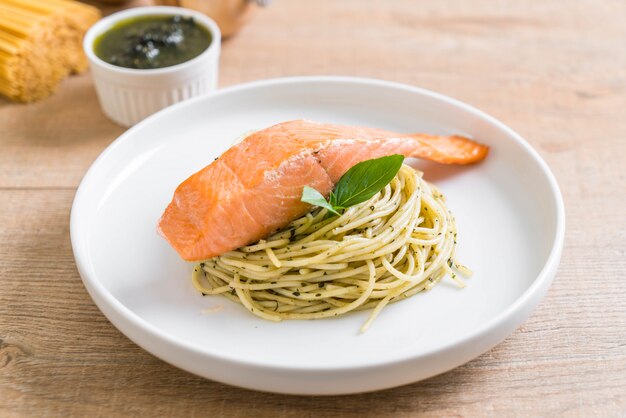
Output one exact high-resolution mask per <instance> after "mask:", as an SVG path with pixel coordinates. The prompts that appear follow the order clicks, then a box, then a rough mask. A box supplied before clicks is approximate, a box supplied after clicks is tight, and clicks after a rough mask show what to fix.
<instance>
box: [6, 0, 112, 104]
mask: <svg viewBox="0 0 626 418" xmlns="http://www.w3.org/2000/svg"><path fill="white" fill-rule="evenodd" d="M99 17H100V12H99V11H98V9H96V8H95V7H92V6H88V5H86V4H83V3H79V2H76V1H73V0H0V94H2V95H4V96H6V97H8V98H10V99H13V100H18V101H23V102H32V101H35V100H39V99H42V98H44V97H46V96H48V95H50V94H51V93H52V92H54V90H55V89H56V87H57V86H58V84H59V82H60V81H61V80H62V79H63V78H65V77H66V76H67V75H69V74H71V73H79V72H81V71H83V70H85V69H86V68H87V58H86V57H85V56H84V54H83V51H82V44H81V43H82V39H83V35H84V34H85V32H86V31H87V29H88V28H89V27H90V26H91V25H92V24H93V23H94V22H96V21H97V20H98V19H99Z"/></svg>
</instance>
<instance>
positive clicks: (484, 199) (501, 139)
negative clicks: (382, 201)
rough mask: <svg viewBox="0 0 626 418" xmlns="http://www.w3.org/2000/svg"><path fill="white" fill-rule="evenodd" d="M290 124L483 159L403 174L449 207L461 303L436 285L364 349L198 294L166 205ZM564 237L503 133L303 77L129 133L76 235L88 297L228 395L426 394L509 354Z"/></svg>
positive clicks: (437, 108) (407, 97)
mask: <svg viewBox="0 0 626 418" xmlns="http://www.w3.org/2000/svg"><path fill="white" fill-rule="evenodd" d="M297 118H307V119H312V120H317V121H320V122H329V123H341V124H352V125H364V126H376V127H380V128H386V129H391V130H395V131H399V132H416V131H418V132H419V131H421V132H430V133H434V134H452V133H457V134H465V135H469V136H472V137H474V138H476V139H478V140H480V141H481V142H483V143H485V144H487V145H489V146H490V147H491V150H490V153H489V156H488V157H487V159H486V160H485V161H483V162H482V163H480V164H477V165H471V166H462V167H461V166H450V165H440V164H435V163H429V162H425V161H412V162H411V163H412V164H414V165H416V166H417V167H418V168H420V169H421V170H423V171H424V173H425V175H424V177H425V178H426V179H427V180H428V181H432V182H433V183H435V184H437V186H438V187H439V188H440V189H441V190H442V191H443V193H444V194H445V195H446V197H447V201H448V205H449V207H450V209H451V210H452V211H453V213H454V215H455V217H456V220H457V227H458V252H457V257H458V259H459V261H461V262H462V263H463V264H465V265H467V266H469V267H470V268H471V269H472V270H473V271H474V275H473V277H472V278H470V279H468V280H467V287H466V288H465V289H462V290H461V289H459V288H458V287H457V286H455V285H454V284H452V283H451V280H444V281H442V283H440V284H438V285H437V286H435V287H434V288H433V290H431V291H429V292H424V293H420V294H417V295H415V296H413V297H411V298H408V299H406V300H403V301H401V302H398V303H394V304H391V305H390V306H388V307H386V308H385V309H384V310H383V311H382V312H381V313H380V315H379V316H378V318H377V319H376V321H374V323H373V324H372V326H371V327H370V328H369V330H368V331H367V332H366V333H365V334H359V332H358V330H359V327H360V326H361V325H362V323H363V322H364V321H365V320H366V319H367V316H368V314H369V313H368V312H355V313H352V314H349V315H345V316H342V317H338V318H334V319H327V320H318V321H283V322H280V323H274V322H269V321H264V320H262V319H259V318H258V317H256V316H254V315H251V314H250V313H249V312H248V311H247V310H246V309H245V308H243V307H242V306H240V305H238V304H235V303H233V302H231V301H229V300H227V299H225V298H223V297H222V296H207V297H202V296H201V295H200V294H199V293H198V292H197V291H196V290H195V289H194V287H193V285H192V284H191V270H192V268H193V263H186V262H184V261H182V260H181V259H180V258H179V257H178V255H177V254H176V252H175V251H174V250H173V249H172V248H171V247H170V246H169V245H168V244H167V242H166V241H165V240H164V239H163V238H162V237H160V236H159V235H158V234H157V232H156V225H157V221H158V219H159V217H160V216H161V214H162V212H163V209H164V208H165V206H166V205H167V204H168V203H169V201H170V200H171V198H172V194H173V192H174V189H175V188H176V187H177V186H178V184H179V183H180V182H181V181H183V180H184V179H185V178H186V177H187V176H189V175H190V174H192V173H193V172H195V171H197V170H199V169H200V168H202V167H204V166H205V165H207V164H209V163H210V162H212V161H213V159H214V158H215V157H217V156H219V155H220V154H221V153H222V152H223V151H224V150H225V149H227V148H229V147H230V146H231V144H232V143H233V141H234V140H236V138H238V137H239V136H241V134H242V133H245V132H248V131H250V130H255V129H261V128H264V127H267V126H269V125H272V124H274V123H277V122H281V121H285V120H290V119H297ZM247 163H248V162H247V161H241V164H247ZM564 225H565V215H564V211H563V202H562V200H561V194H560V192H559V188H558V185H557V183H556V181H555V179H554V176H553V175H552V173H551V172H550V170H549V168H548V167H547V165H546V163H545V162H544V161H543V160H542V159H541V157H540V156H539V155H538V154H537V152H536V151H534V150H533V149H532V148H531V147H530V146H529V145H528V144H527V143H526V142H525V141H524V140H523V139H522V138H521V137H520V136H519V135H518V134H516V133H515V132H513V131H512V130H511V129H510V128H508V127H507V126H505V125H504V124H502V123H501V122H499V121H497V120H496V119H494V118H492V117H490V116H488V115H486V114H484V113H483V112H481V111H479V110H477V109H475V108H473V107H471V106H468V105H466V104H464V103H461V102H459V101H457V100H454V99H451V98H449V97H446V96H443V95H440V94H437V93H433V92H430V91H427V90H423V89H419V88H415V87H411V86H406V85H402V84H396V83H390V82H385V81H378V80H367V79H354V78H347V77H303V78H291V79H278V80H268V81H260V82H254V83H249V84H244V85H239V86H233V87H229V88H226V89H222V90H219V91H217V92H215V93H212V94H209V95H206V96H203V97H199V98H196V99H192V100H189V101H186V102H184V103H180V104H178V105H175V106H172V107H170V108H168V109H166V110H163V111H162V112H159V113H158V114H156V115H153V116H151V117H149V118H148V119H146V120H145V121H143V122H141V123H140V124H138V125H137V126H135V127H133V128H132V129H130V130H129V131H128V132H126V133H125V134H124V135H122V136H121V137H120V138H118V139H117V140H116V141H115V142H114V143H113V144H111V146H109V148H107V149H106V150H105V151H104V152H103V153H102V155H101V156H100V157H99V158H98V159H97V160H96V161H95V162H94V163H93V165H92V166H91V168H90V169H89V172H88V173H87V174H86V175H85V178H84V179H83V181H82V183H81V185H80V187H79V189H78V191H77V193H76V198H75V200H74V205H73V207H72V215H71V223H70V229H71V238H72V247H73V250H74V255H75V257H76V265H77V267H78V271H79V272H80V275H81V277H82V278H83V282H84V284H85V287H86V288H87V290H88V291H89V294H90V295H91V297H92V298H93V300H94V301H95V303H96V304H97V305H98V307H99V308H100V309H101V310H102V312H103V313H104V314H105V315H106V316H107V317H108V318H109V320H110V321H111V322H112V323H113V324H114V325H115V326H117V327H118V328H119V329H120V330H121V331H122V332H123V333H124V334H126V335H127V336H128V337H129V338H130V339H132V340H133V341H135V342H136V343H137V344H139V345H140V346H141V347H143V348H144V349H146V350H148V351H149V352H151V353H153V354H154V355H156V356H158V357H160V358H162V359H164V360H166V361H168V362H170V363H172V364H174V365H176V366H178V367H180V368H183V369H185V370H188V371H190V372H193V373H196V374H198V375H201V376H205V377H208V378H211V379H215V380H218V381H221V382H226V383H230V384H233V385H238V386H244V387H247V388H252V389H259V390H265V391H272V392H284V393H297V394H341V393H354V392H364V391H371V390H376V389H383V388H388V387H391V386H397V385H401V384H405V383H409V382H414V381H417V380H420V379H424V378H427V377H429V376H432V375H435V374H438V373H442V372H444V371H446V370H449V369H451V368H453V367H456V366H458V365H460V364H462V363H464V362H466V361H469V360H471V359H472V358H474V357H476V356H478V355H479V354H481V353H483V352H485V351H486V350H488V349H489V348H491V347H493V346H494V345H495V344H497V343H498V342H500V341H502V339H504V338H505V337H506V336H507V335H509V334H510V333H511V332H513V330H515V328H516V327H517V326H519V325H520V324H521V323H522V322H523V321H524V320H525V319H526V318H527V317H528V315H529V314H530V312H531V311H532V309H533V308H534V307H535V306H536V305H537V303H538V302H539V301H540V300H541V298H542V297H543V295H544V294H545V292H546V290H547V289H548V286H549V285H550V282H551V281H552V278H553V277H554V274H555V272H556V269H557V266H558V264H559V257H560V254H561V248H562V245H563V234H564ZM129 367H130V366H129Z"/></svg>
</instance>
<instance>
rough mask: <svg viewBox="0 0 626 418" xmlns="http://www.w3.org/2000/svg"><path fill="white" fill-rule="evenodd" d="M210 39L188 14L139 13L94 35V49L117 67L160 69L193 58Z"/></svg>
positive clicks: (204, 48) (207, 33) (202, 27)
mask: <svg viewBox="0 0 626 418" xmlns="http://www.w3.org/2000/svg"><path fill="white" fill-rule="evenodd" d="M211 41H212V39H211V33H210V32H209V31H208V30H207V29H206V28H205V27H204V26H202V25H199V24H197V23H196V22H195V21H194V20H193V18H191V17H184V16H180V15H153V16H141V17H134V18H130V19H126V20H123V21H121V22H118V23H117V24H116V25H115V26H113V27H111V28H110V29H109V30H107V31H106V32H104V33H103V34H102V35H100V36H99V37H98V38H96V40H95V42H94V52H95V54H96V55H97V56H98V58H100V59H102V60H103V61H105V62H108V63H109V64H113V65H117V66H118V67H126V68H136V69H152V68H163V67H169V66H171V65H176V64H181V63H183V62H185V61H189V60H190V59H192V58H195V57H197V56H198V55H200V54H201V53H202V52H204V51H205V50H206V49H207V48H208V47H209V45H211Z"/></svg>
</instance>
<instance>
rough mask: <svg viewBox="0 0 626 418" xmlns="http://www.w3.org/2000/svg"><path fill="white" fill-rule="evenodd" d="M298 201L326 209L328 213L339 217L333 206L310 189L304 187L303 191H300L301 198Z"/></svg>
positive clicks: (318, 193) (322, 196) (321, 195)
mask: <svg viewBox="0 0 626 418" xmlns="http://www.w3.org/2000/svg"><path fill="white" fill-rule="evenodd" d="M300 200H301V201H303V202H305V203H310V204H312V205H315V206H319V207H322V208H326V209H328V211H329V212H331V213H334V214H335V215H339V212H337V211H336V210H335V208H333V205H331V204H330V203H328V202H327V201H326V198H324V195H323V194H321V193H320V192H318V191H317V190H315V189H314V188H312V187H309V186H304V189H302V198H301V199H300Z"/></svg>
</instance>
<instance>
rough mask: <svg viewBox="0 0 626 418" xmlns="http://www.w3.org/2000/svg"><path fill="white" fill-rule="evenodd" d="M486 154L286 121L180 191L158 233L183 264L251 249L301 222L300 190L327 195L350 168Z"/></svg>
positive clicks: (447, 139)
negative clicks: (399, 158) (398, 157)
mask: <svg viewBox="0 0 626 418" xmlns="http://www.w3.org/2000/svg"><path fill="white" fill-rule="evenodd" d="M487 152H488V147H486V146H485V145H481V144H479V143H477V142H474V141H472V140H470V139H467V138H464V137H461V136H435V135H425V134H401V133H396V132H390V131H386V130H382V129H374V128H360V127H351V126H340V125H330V124H321V123H316V122H311V121H303V120H296V121H289V122H284V123H280V124H277V125H274V126H271V127H269V128H267V129H263V130H261V131H257V132H255V133H253V134H251V135H249V136H248V137H246V138H245V139H244V140H243V141H242V142H240V143H238V144H236V145H235V146H233V147H232V148H230V149H229V150H227V151H226V152H225V153H224V154H222V156H220V157H219V158H218V159H217V160H215V161H214V162H213V163H211V164H209V165H208V166H207V167H205V168H203V169H202V170H200V171H198V172H197V173H195V174H193V175H191V176H190V177H189V178H188V179H187V180H185V181H184V182H183V183H181V184H180V186H178V188H177V189H176V191H175V193H174V197H173V199H172V202H171V203H170V204H169V205H168V207H167V208H166V209H165V212H164V213H163V216H162V217H161V219H160V221H159V232H160V233H161V235H163V236H164V237H165V238H166V239H167V241H168V242H169V243H170V244H171V245H172V247H173V248H174V249H175V250H176V251H177V252H178V254H179V255H180V256H181V257H182V258H183V259H185V260H188V261H199V260H205V259H207V258H211V257H215V256H218V255H221V254H223V253H225V252H228V251H231V250H234V249H236V248H238V247H241V246H242V245H246V244H250V243H252V242H255V241H258V240H259V239H261V238H263V237H265V236H267V235H268V234H269V233H271V232H272V231H274V230H277V229H279V228H282V227H284V226H285V225H287V224H288V223H289V222H290V221H292V220H293V219H295V218H297V217H298V216H301V215H303V214H304V213H306V212H307V211H308V210H309V209H310V207H311V206H310V205H308V204H306V203H303V202H301V201H300V197H301V195H302V189H303V187H304V186H310V187H313V188H315V189H317V190H319V191H320V192H321V193H322V194H325V195H328V194H329V193H330V191H331V190H332V189H333V187H334V184H335V183H336V182H337V181H338V180H339V178H341V176H342V175H343V174H344V173H345V172H346V171H348V169H350V168H351V167H352V166H354V165H355V164H357V163H359V162H361V161H365V160H369V159H372V158H379V157H382V156H385V155H392V154H402V155H404V156H405V157H417V158H422V159H427V160H431V161H436V162H439V163H443V164H470V163H475V162H478V161H481V160H483V159H484V158H485V157H486V155H487Z"/></svg>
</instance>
